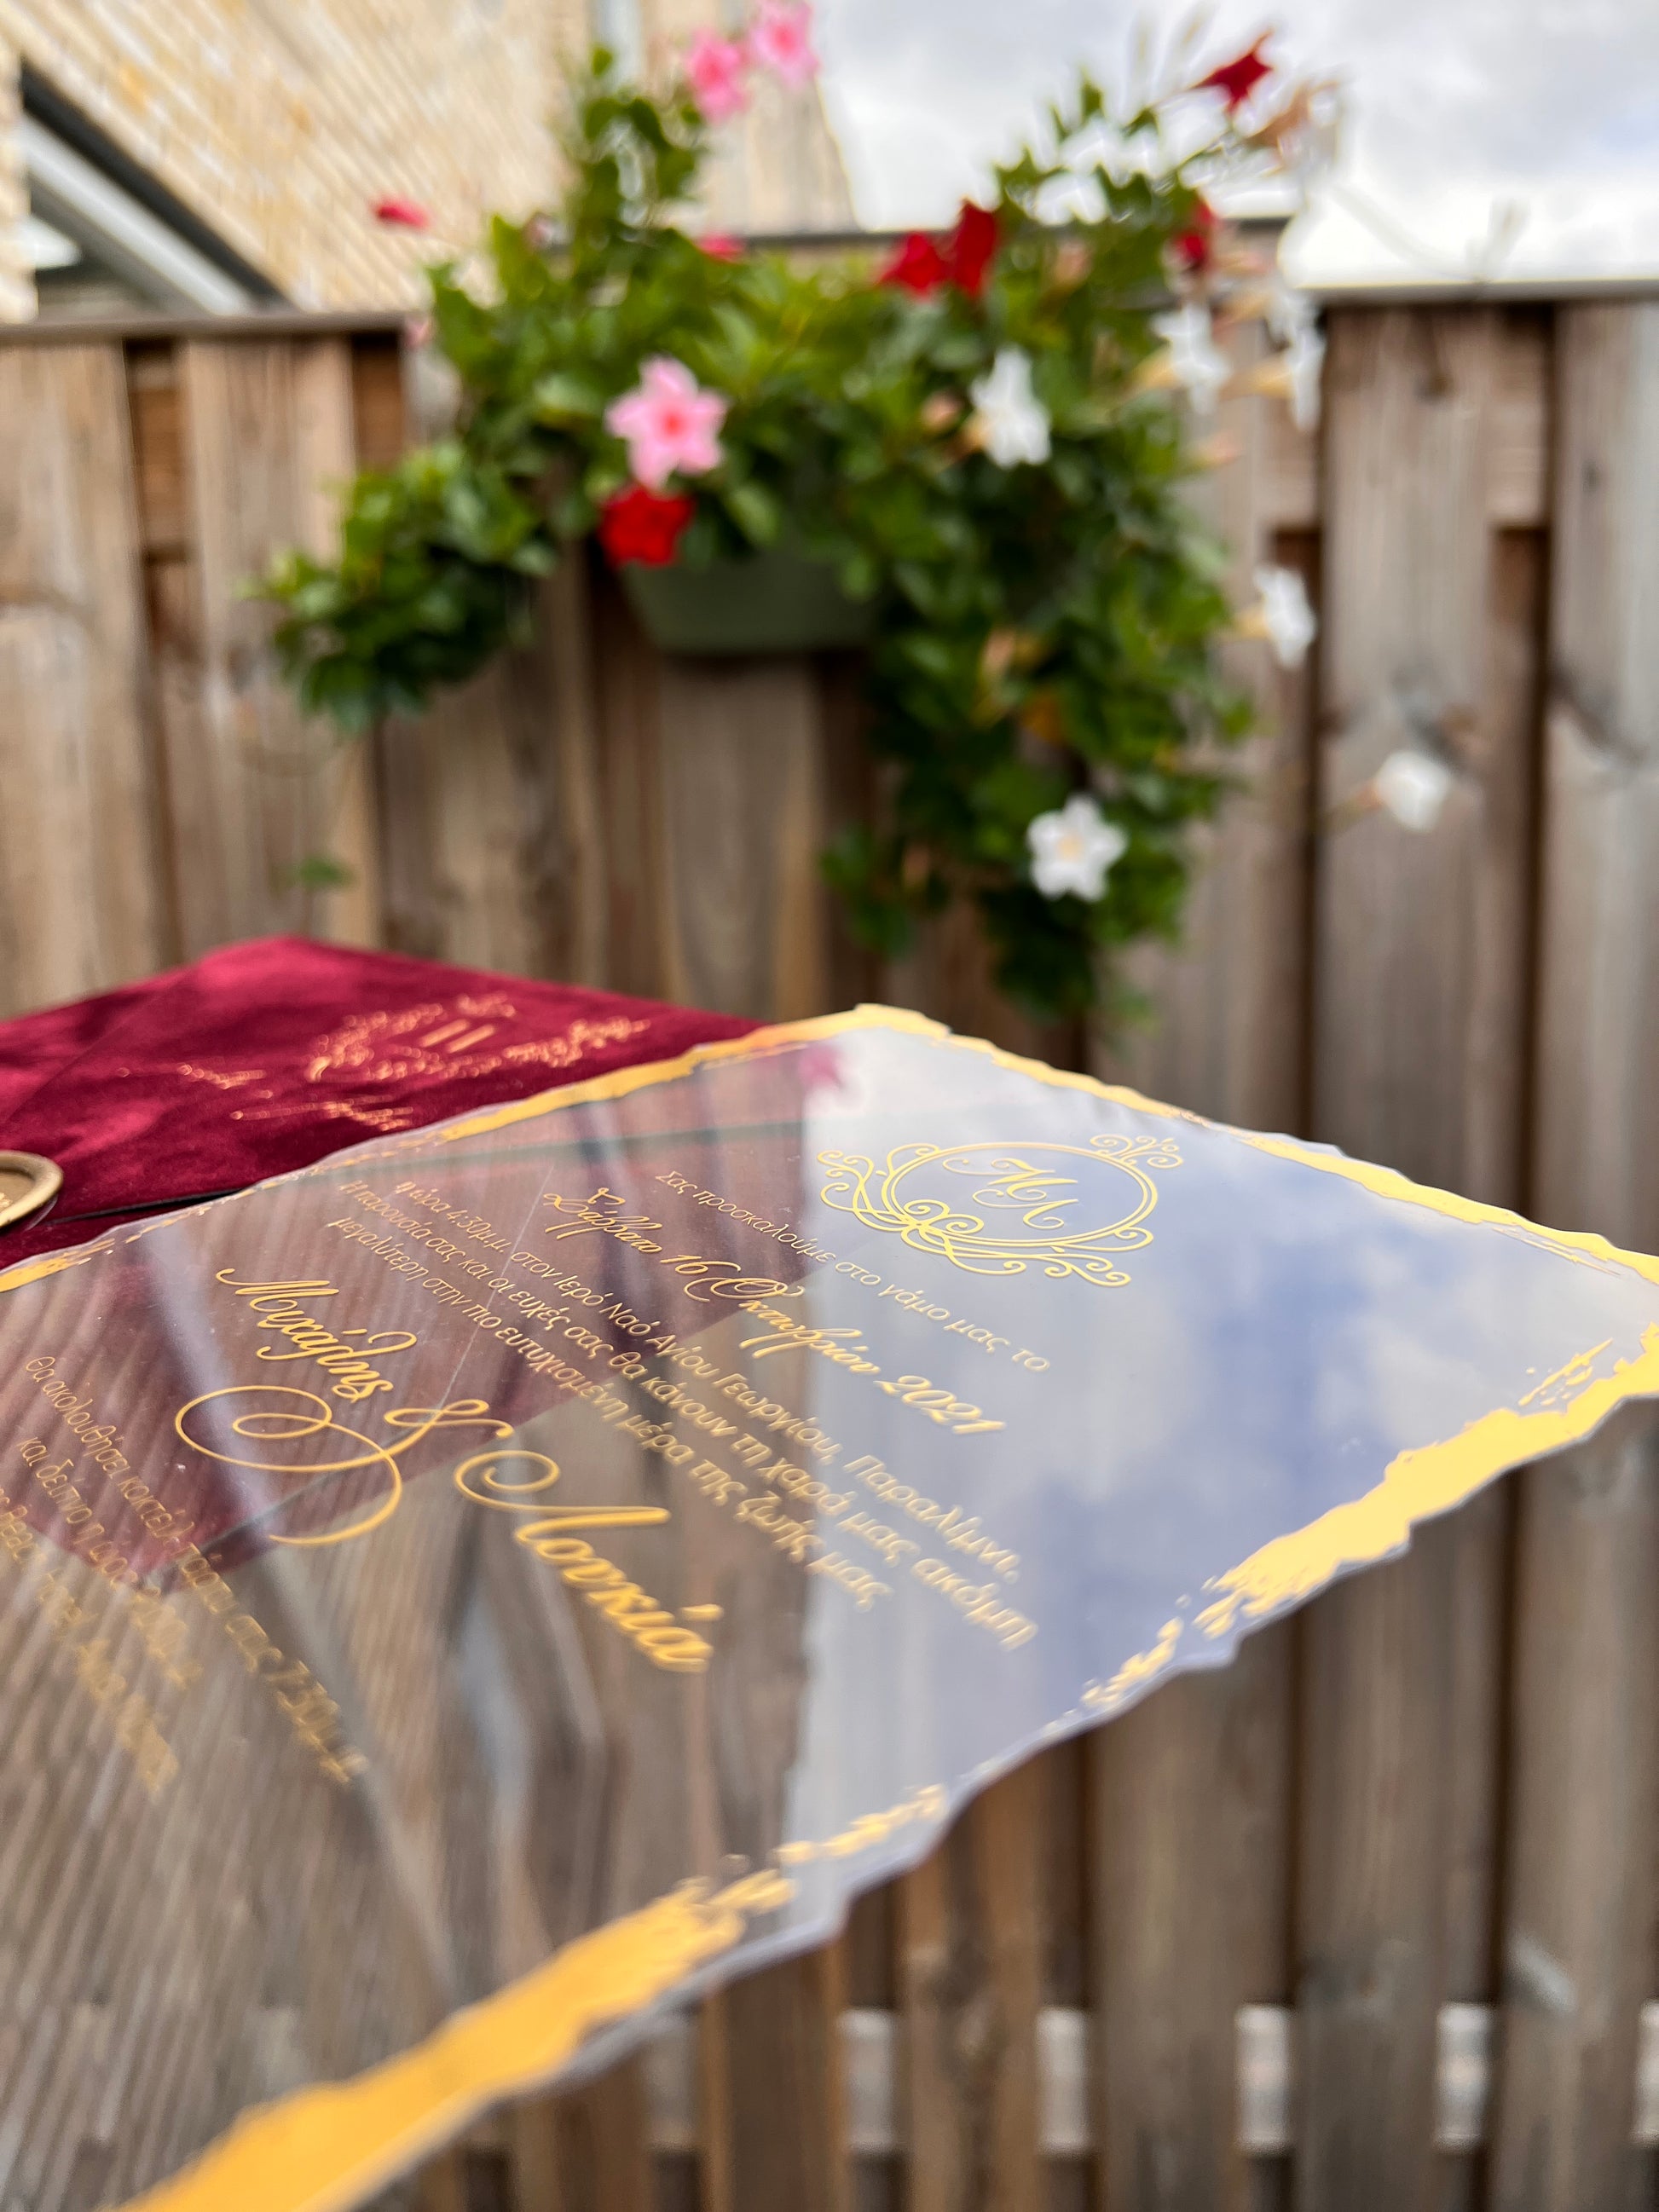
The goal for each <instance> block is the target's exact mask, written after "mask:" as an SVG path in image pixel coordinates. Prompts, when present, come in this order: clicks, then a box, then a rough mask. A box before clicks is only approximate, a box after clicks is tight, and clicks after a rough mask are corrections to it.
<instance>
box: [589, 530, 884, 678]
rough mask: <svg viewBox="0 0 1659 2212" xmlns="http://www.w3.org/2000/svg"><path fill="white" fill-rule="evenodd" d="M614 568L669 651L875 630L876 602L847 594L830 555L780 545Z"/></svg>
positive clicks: (859, 637) (722, 649) (768, 644)
mask: <svg viewBox="0 0 1659 2212" xmlns="http://www.w3.org/2000/svg"><path fill="white" fill-rule="evenodd" d="M617 574H618V575H619V576H620V578H621V580H622V587H623V591H624V592H626V593H627V595H628V601H629V605H630V606H631V607H632V608H633V610H634V611H635V614H636V615H637V616H638V617H639V619H640V627H641V629H643V630H644V632H645V634H646V635H647V637H648V638H649V639H650V641H651V642H652V643H653V645H654V646H658V647H660V648H661V650H662V651H663V652H664V653H710V654H728V655H730V654H738V653H828V652H833V651H836V650H837V649H845V648H848V647H856V646H860V645H867V644H868V643H869V641H870V640H871V638H872V636H873V635H874V634H875V626H876V622H875V608H874V606H873V605H872V603H871V602H870V601H868V600H865V601H860V600H858V599H849V598H848V595H847V593H846V592H844V591H842V587H841V583H840V580H839V579H838V578H837V576H836V571H835V568H834V567H833V565H832V564H831V563H830V562H828V561H815V560H813V559H812V558H811V556H810V555H808V554H805V553H796V552H792V551H790V550H787V548H783V547H776V548H774V549H773V550H770V551H769V552H764V553H751V554H749V555H747V556H744V557H742V558H739V559H738V560H733V561H711V562H708V565H707V566H706V567H704V568H688V567H686V566H685V565H684V563H683V562H678V561H677V562H674V563H673V565H672V566H671V567H669V568H647V567H645V566H644V565H643V564H642V563H641V562H637V561H629V562H624V563H623V566H622V567H621V568H619V569H618V570H617Z"/></svg>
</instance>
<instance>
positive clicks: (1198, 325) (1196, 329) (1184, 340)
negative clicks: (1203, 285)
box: [1152, 300, 1232, 415]
mask: <svg viewBox="0 0 1659 2212" xmlns="http://www.w3.org/2000/svg"><path fill="white" fill-rule="evenodd" d="M1152 328H1153V329H1154V330H1155V331H1157V332H1158V336H1159V337H1161V338H1162V339H1163V340H1164V343H1165V344H1166V345H1167V346H1168V347H1169V349H1170V369H1171V370H1172V372H1173V373H1174V376H1175V380H1176V383H1177V384H1178V385H1180V386H1181V387H1182V390H1183V391H1184V392H1189V393H1190V394H1191V395H1192V402H1193V405H1194V408H1195V409H1196V410H1197V411H1198V412H1199V413H1200V415H1212V414H1214V412H1215V403H1216V397H1217V394H1218V392H1220V390H1221V387H1222V386H1223V385H1224V384H1225V383H1226V381H1227V380H1228V378H1229V377H1230V376H1231V374H1232V370H1231V367H1230V366H1229V364H1228V361H1227V356H1225V354H1224V353H1223V352H1222V351H1221V349H1220V348H1219V347H1218V345H1217V344H1216V342H1215V337H1214V333H1213V331H1212V329H1211V325H1210V311H1209V309H1208V308H1207V307H1204V306H1202V305H1200V302H1199V301H1195V300H1194V301H1188V305H1187V306H1186V307H1179V308H1177V309H1176V311H1175V313H1173V314H1168V315H1154V316H1153V317H1152Z"/></svg>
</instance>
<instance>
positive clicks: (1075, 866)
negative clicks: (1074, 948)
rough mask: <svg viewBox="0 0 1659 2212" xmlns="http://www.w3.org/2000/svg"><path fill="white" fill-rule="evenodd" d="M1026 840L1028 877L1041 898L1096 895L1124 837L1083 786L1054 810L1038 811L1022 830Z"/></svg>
mask: <svg viewBox="0 0 1659 2212" xmlns="http://www.w3.org/2000/svg"><path fill="white" fill-rule="evenodd" d="M1025 842H1026V844H1027V845H1028V846H1029V847H1030V854H1031V881H1032V882H1033V883H1034V884H1036V887H1037V889H1038V890H1040V891H1041V892H1042V896H1044V898H1059V897H1060V896H1061V895H1062V894H1063V893H1064V892H1066V891H1073V892H1075V894H1076V895H1077V896H1078V897H1079V898H1081V899H1097V898H1098V897H1099V896H1100V895H1101V893H1102V892H1103V890H1105V888H1106V878H1107V877H1108V876H1109V874H1110V872H1111V871H1112V868H1113V866H1115V863H1116V862H1117V861H1119V860H1121V859H1122V857H1123V855H1124V853H1125V852H1126V850H1127V848H1128V843H1129V840H1128V838H1127V836H1125V835H1124V833H1123V831H1122V830H1121V829H1119V828H1118V826H1117V824H1116V823H1115V822H1108V821H1107V820H1106V818H1105V817H1104V816H1103V814H1102V813H1101V811H1100V809H1099V807H1098V806H1097V805H1096V804H1095V801H1094V800H1093V799H1091V798H1090V796H1089V795H1088V793H1086V792H1079V793H1078V794H1077V796H1076V797H1075V798H1074V799H1067V800H1066V804H1065V805H1064V806H1062V807H1061V808H1060V810H1059V811H1058V812H1057V813H1054V814H1039V815H1038V816H1037V817H1036V821H1035V822H1033V823H1031V825H1030V828H1029V829H1027V830H1026V832H1025Z"/></svg>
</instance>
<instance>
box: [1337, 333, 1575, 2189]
mask: <svg viewBox="0 0 1659 2212" xmlns="http://www.w3.org/2000/svg"><path fill="white" fill-rule="evenodd" d="M1542 339H1543V328H1542V325H1541V324H1540V323H1539V322H1538V321H1537V320H1536V319H1526V318H1520V319H1516V318H1513V317H1504V316H1503V315H1501V314H1499V313H1497V312H1495V311H1486V312H1481V313H1468V312H1465V313H1461V314H1458V315H1455V316H1453V315H1450V314H1447V313H1437V312H1435V311H1432V310H1429V311H1416V312H1409V311H1407V312H1393V311H1390V312H1388V313H1350V314H1346V315H1342V316H1340V317H1338V318H1337V319H1336V320H1335V326H1334V330H1333V332H1332V350H1331V363H1330V375H1329V379H1328V389H1329V392H1330V407H1331V416H1330V426H1329V432H1328V447H1327V453H1326V486H1327V500H1328V511H1327V518H1326V525H1325V537H1324V543H1325V580H1326V592H1325V604H1326V610H1327V622H1328V633H1327V639H1326V642H1325V651H1324V655H1323V661H1322V670H1323V680H1324V687H1325V695H1326V698H1327V701H1328V737H1327V740H1326V745H1325V758H1324V761H1323V763H1322V768H1323V788H1322V799H1323V802H1324V805H1325V806H1326V808H1327V809H1328V811H1327V814H1326V817H1325V820H1326V823H1327V835H1326V836H1325V838H1324V841H1323V848H1322V854H1321V866H1320V880H1319V885H1318V905H1317V913H1318V922H1319V938H1318V968H1317V975H1316V989H1315V1020H1316V1029H1315V1043H1314V1063H1313V1079H1314V1133H1315V1134H1316V1136H1318V1137H1321V1138H1322V1139H1328V1140H1331V1141H1334V1142H1335V1143H1338V1144H1340V1145H1342V1146H1344V1147H1345V1148H1346V1149H1347V1150H1349V1151H1351V1152H1358V1153H1361V1154H1363V1155H1364V1156H1366V1157H1370V1158H1380V1159H1382V1160H1383V1161H1386V1162H1388V1163H1389V1164H1392V1165H1395V1166H1397V1167H1400V1168H1401V1169H1403V1170H1405V1171H1406V1172H1407V1174H1410V1175H1413V1176H1417V1177H1418V1178H1419V1179H1420V1180H1423V1181H1427V1182H1438V1183H1442V1184H1445V1185H1449V1186H1450V1187H1451V1188H1456V1189H1460V1190H1465V1191H1468V1193H1469V1194H1471V1195H1473V1196H1476V1197H1480V1198H1487V1199H1494V1200H1498V1201H1500V1202H1504V1203H1511V1204H1512V1203H1515V1202H1516V1200H1517V1199H1518V1198H1519V1196H1520V1194H1521V1183H1522V1143H1523V1136H1524V1127H1525V1120H1524V1111H1523V1108H1522V1092H1523V1073H1524V1066H1525V1055H1526V1049H1527V1042H1528V1015H1527V989H1528V968H1527V955H1528V942H1527V933H1526V929H1525V926H1524V924H1525V915H1526V910H1527V901H1528V896H1529V890H1530V884H1529V872H1530V854H1531V806H1530V802H1531V793H1532V784H1533V779H1532V763H1533V760H1534V696H1535V689H1536V674H1537V670H1536V656H1535V644H1534V647H1533V651H1532V658H1531V659H1528V651H1527V648H1526V645H1525V641H1524V640H1523V641H1522V643H1521V645H1520V646H1519V647H1517V642H1516V606H1515V604H1514V591H1515V586H1516V579H1515V577H1514V576H1513V575H1511V574H1510V573H1509V571H1508V569H1506V568H1504V564H1503V563H1502V562H1500V561H1499V560H1498V558H1497V557H1496V552H1495V546H1496V540H1495V536H1494V527H1493V526H1494V520H1495V518H1496V519H1501V520H1502V521H1503V523H1504V526H1509V527H1513V526H1516V524H1517V523H1518V522H1520V521H1521V520H1523V519H1527V518H1525V517H1524V511H1523V510H1521V511H1518V509H1517V500H1516V491H1515V485H1516V482H1517V481H1524V476H1523V472H1520V471H1517V470H1516V465H1515V455H1514V453H1513V451H1512V447H1513V445H1514V442H1515V441H1514V438H1513V436H1511V435H1508V434H1509V433H1510V432H1511V431H1512V430H1513V428H1514V425H1515V423H1516V421H1517V420H1519V421H1522V422H1524V421H1525V420H1526V419H1527V416H1526V410H1525V408H1524V407H1523V406H1522V405H1520V404H1518V403H1517V398H1516V395H1517V394H1519V395H1521V397H1522V398H1524V397H1525V395H1526V394H1527V393H1528V391H1529V390H1531V389H1532V388H1533V387H1534V386H1540V385H1541V383H1542V380H1544V378H1545V375H1546V373H1547V362H1546V356H1545V353H1544V349H1543V343H1542ZM1500 395H1501V396H1502V397H1503V398H1504V402H1505V405H1504V408H1502V409H1500V408H1499V407H1498V405H1496V404H1494V403H1495V401H1496V400H1497V399H1498V397H1499V396H1500ZM1531 419H1533V420H1534V421H1539V422H1541V420H1542V405H1541V402H1540V404H1538V405H1537V406H1536V407H1535V408H1534V410H1533V411H1532V417H1531ZM1500 424H1501V425H1502V426H1503V428H1504V431H1505V434H1506V435H1505V436H1504V437H1502V438H1500V437H1499V436H1498V427H1497V426H1498V425H1500ZM1530 520H1532V521H1533V522H1536V521H1537V520H1539V518H1538V517H1536V516H1533V517H1531V518H1530ZM1524 566H1525V564H1524V562H1523V563H1522V568H1523V569H1524ZM1522 584H1523V585H1524V576H1523V577H1522ZM1522 599H1523V600H1524V590H1523V591H1522ZM1400 750H1418V751H1423V752H1428V753H1431V754H1433V755H1435V756H1436V757H1438V758H1439V759H1441V760H1442V761H1443V763H1444V764H1445V765H1446V766H1447V767H1448V768H1449V769H1451V770H1452V771H1453V777H1454V784H1453V790H1452V793H1451V796H1450V797H1449V799H1448V801H1447V804H1446V806H1445V808H1444V811H1443V815H1442V817H1441V820H1440V823H1439V824H1438V825H1437V828H1436V829H1434V830H1433V831H1432V832H1431V833H1428V834H1419V835H1413V833H1412V832H1410V831H1408V830H1407V829H1403V828H1401V826H1399V825H1398V824H1396V823H1395V822H1394V821H1393V820H1392V818H1391V817H1389V816H1388V815H1387V814H1386V813H1385V812H1383V811H1381V810H1373V811H1370V812H1365V811H1363V805H1362V804H1360V803H1357V802H1363V799H1364V793H1365V792H1366V789H1367V787H1368V780H1369V779H1370V777H1371V776H1372V775H1375V774H1376V770H1377V769H1378V768H1379V767H1380V766H1381V765H1382V763H1383V761H1384V760H1385V759H1386V758H1387V757H1389V755H1390V754H1391V753H1394V752H1395V751H1400ZM1504 1547H1505V1531H1504V1507H1503V1506H1502V1504H1499V1505H1498V1506H1497V1507H1487V1508H1486V1510H1485V1511H1484V1512H1481V1513H1477V1514H1474V1515H1464V1516H1458V1517H1457V1518H1456V1519H1455V1520H1454V1521H1452V1522H1448V1523H1445V1524H1443V1525H1441V1526H1438V1527H1436V1528H1432V1529H1431V1530H1429V1531H1427V1532H1425V1534H1421V1535H1419V1538H1418V1539H1417V1540H1416V1541H1415V1543H1414V1546H1413V1553H1412V1554H1411V1555H1410V1556H1409V1557H1408V1558H1407V1559H1403V1560H1401V1561H1398V1562H1396V1563H1394V1564H1392V1565H1388V1566H1384V1567H1382V1568H1379V1569H1374V1570H1372V1571H1370V1572H1369V1573H1367V1574H1366V1575H1364V1576H1362V1577H1357V1578H1356V1579H1354V1580H1352V1581H1351V1582H1348V1583H1343V1584H1341V1585H1340V1586H1339V1587H1338V1588H1337V1589H1334V1590H1332V1591H1329V1592H1328V1593H1327V1594H1326V1595H1324V1596H1322V1598H1320V1599H1319V1600H1317V1601H1316V1603H1315V1604H1314V1605H1313V1606H1311V1607H1310V1608H1309V1610H1308V1613H1306V1615H1305V1616H1304V1620H1303V1624H1302V1629H1301V1634H1302V1638H1303V1644H1302V1648H1303V1654H1304V1666H1303V1679H1304V1709H1303V1727H1304V1742H1303V1747H1302V1753H1303V1763H1302V1778H1301V1806H1300V1815H1299V1859H1298V1865H1299V1879H1300V1884H1301V1894H1300V1896H1299V1899H1298V1907H1297V1949H1298V1960H1299V1967H1298V1999H1299V2009H1300V2023H1299V2024H1300V2029H1301V2094H1300V2099H1299V2106H1300V2111H1299V2116H1298V2146H1297V2149H1298V2171H1297V2188H1298V2196H1299V2198H1300V2201H1301V2202H1302V2203H1304V2204H1305V2205H1307V2206H1308V2207H1310V2208H1318V2212H1323V2208H1326V2207H1331V2208H1336V2207H1340V2208H1342V2212H1351V2208H1370V2207H1376V2212H1385V2208H1391V2207H1394V2206H1398V2205H1403V2204H1415V2203H1428V2202H1430V2201H1431V2191H1433V2190H1434V2189H1435V2188H1436V2187H1437V2185H1439V2182H1440V2180H1441V2179H1442V2177H1440V2176H1439V2175H1438V2174H1437V2170H1436V2162H1435V2154H1434V2153H1433V2150H1432V2138H1433V2116H1434V2049H1435V2028H1436V2019H1437V2012H1438V2008H1439V2005H1440V2003H1441V2002H1442V2001H1443V1998H1444V1997H1446V1996H1448V1995H1449V1994H1450V1984H1451V1981H1452V1978H1453V1972H1454V1967H1455V1975H1456V1979H1457V1981H1458V1983H1459V1984H1460V1985H1461V1986H1462V1987H1463V1988H1464V1989H1467V1988H1468V1978H1469V1977H1470V1976H1471V1975H1472V1974H1474V1973H1475V1972H1477V1971H1478V1963H1479V1960H1480V1956H1481V1955H1483V1946H1484V1945H1487V1944H1489V1932H1488V1931H1489V1924H1490V1923H1489V1914H1490V1903H1491V1895H1492V1868H1491V1853H1492V1837H1493V1827H1494V1814H1493V1809H1492V1808H1493V1801H1494V1798H1495V1793H1496V1790H1497V1787H1498V1753H1499V1743H1500V1733H1501V1731H1500V1714H1499V1711H1498V1701H1497V1694H1496V1683H1497V1674H1496V1669H1495V1664H1494V1662H1493V1661H1492V1654H1491V1652H1490V1650H1488V1649H1486V1647H1484V1646H1483V1647H1482V1648H1480V1649H1479V1650H1471V1648H1470V1644H1469V1640H1468V1638H1467V1637H1466V1638H1463V1639H1462V1640H1460V1638H1459V1637H1458V1636H1457V1635H1456V1634H1455V1632H1454V1624H1455V1622H1456V1621H1457V1620H1458V1619H1459V1617H1460V1615H1467V1614H1468V1613H1470V1612H1471V1611H1478V1610H1479V1608H1480V1606H1481V1605H1482V1603H1483V1597H1482V1594H1483V1593H1489V1592H1490V1590H1491V1589H1492V1578H1493V1577H1494V1576H1495V1575H1501V1572H1502V1561H1503V1558H1504ZM1486 1617H1491V1608H1490V1607H1489V1606H1488V1607H1487V1615H1486ZM1491 1634H1492V1635H1495V1634H1496V1627H1495V1625H1494V1626H1493V1628H1492V1631H1491ZM1454 1775H1456V1776H1457V1777H1458V1778H1459V1781H1458V1784H1457V1787H1456V1788H1455V1789H1454V1788H1453V1786H1452V1784H1451V1781H1450V1778H1451V1777H1452V1776H1454ZM1472 1856H1473V1859H1474V1862H1475V1864H1474V1867H1473V1869H1472V1865H1471V1859H1472ZM1482 1915H1486V1916H1488V1917H1487V1923H1486V1926H1485V1927H1481V1926H1475V1925H1474V1924H1473V1922H1472V1920H1471V1916H1474V1918H1476V1919H1478V1918H1480V1916H1482ZM1488 1955H1489V1954H1488ZM1489 1993H1490V1992H1489V1991H1487V1990H1482V1991H1481V1992H1480V1994H1482V1995H1487V1994H1489Z"/></svg>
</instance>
